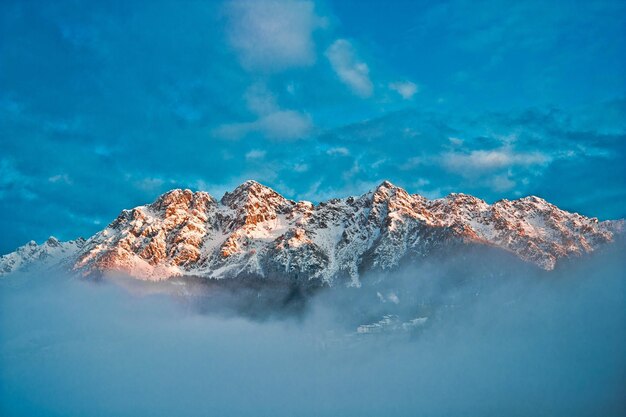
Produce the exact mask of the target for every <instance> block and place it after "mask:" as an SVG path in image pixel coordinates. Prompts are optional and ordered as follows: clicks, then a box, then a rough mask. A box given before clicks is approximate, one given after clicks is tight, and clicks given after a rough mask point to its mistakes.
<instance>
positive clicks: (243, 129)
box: [214, 83, 313, 140]
mask: <svg viewBox="0 0 626 417" xmlns="http://www.w3.org/2000/svg"><path fill="white" fill-rule="evenodd" d="M244 100H245V102H246V105H247V107H248V110H250V112H252V113H254V114H255V115H257V116H258V118H257V119H256V120H255V121H252V122H243V123H226V124H223V125H221V126H219V127H218V128H217V129H215V130H214V134H215V135H216V136H218V137H220V138H223V139H241V138H243V137H245V136H247V135H249V134H252V133H260V134H262V135H263V136H264V137H266V138H268V139H279V140H281V139H299V138H302V137H304V136H306V135H308V134H309V132H310V131H311V130H312V128H313V121H312V119H311V116H309V115H308V114H306V113H303V112H299V111H296V110H288V109H281V108H280V107H279V105H278V102H277V99H276V96H275V95H274V94H273V93H272V92H271V91H270V90H269V89H268V88H267V86H266V85H265V84H263V83H256V84H253V85H252V86H251V87H250V88H248V90H247V91H246V93H245V94H244Z"/></svg>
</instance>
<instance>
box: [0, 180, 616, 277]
mask: <svg viewBox="0 0 626 417" xmlns="http://www.w3.org/2000/svg"><path fill="white" fill-rule="evenodd" d="M623 229H624V221H622V220H620V221H605V222H599V221H598V220H597V219H595V218H588V217H585V216H581V215H579V214H576V213H569V212H566V211H563V210H560V209H559V208H557V207H556V206H554V205H552V204H549V203H548V202H546V201H545V200H543V199H541V198H538V197H526V198H521V199H519V200H513V201H509V200H501V201H498V202H496V203H494V204H492V205H490V204H487V203H486V202H484V201H482V200H480V199H478V198H475V197H472V196H469V195H464V194H451V195H449V196H447V197H445V198H441V199H436V200H428V199H426V198H424V197H422V196H420V195H417V194H413V195H411V194H408V193H407V192H406V191H405V190H403V189H402V188H399V187H396V186H394V185H393V184H391V183H389V182H387V181H385V182H383V183H382V184H380V185H379V186H378V187H376V188H375V189H374V190H372V191H370V192H368V193H366V194H364V195H362V196H360V197H347V198H342V199H332V200H329V201H327V202H322V203H319V204H317V205H314V204H312V203H309V202H306V201H300V202H295V201H291V200H288V199H285V198H284V197H283V196H281V195H280V194H278V193H277V192H275V191H274V190H272V189H270V188H268V187H265V186H263V185H261V184H259V183H257V182H255V181H247V182H245V183H243V184H242V185H240V186H239V187H237V188H236V189H235V190H234V191H232V192H229V193H226V194H225V195H224V196H223V197H222V199H221V200H219V201H218V200H216V199H215V198H213V197H212V196H210V195H209V194H208V193H206V192H202V191H199V192H192V191H190V190H181V189H176V190H172V191H169V192H167V193H165V194H163V195H162V196H160V197H159V198H158V199H157V200H156V201H155V202H153V203H152V204H149V205H145V206H140V207H136V208H134V209H132V210H123V211H122V212H121V213H120V215H119V216H118V217H117V219H115V220H114V221H113V222H112V223H111V224H110V225H109V226H108V227H107V228H106V229H104V230H102V231H101V232H99V233H97V234H96V235H94V236H93V237H91V238H90V239H88V240H87V241H83V240H76V241H73V242H67V243H64V244H62V243H59V242H58V241H56V240H52V239H50V240H49V241H48V242H46V243H45V244H43V245H41V246H37V245H33V242H31V243H29V244H28V245H26V246H24V247H22V248H20V249H18V250H17V251H16V252H14V253H12V254H9V255H5V256H3V257H2V258H0V271H1V273H5V274H6V273H9V272H12V271H16V270H20V269H21V268H22V267H23V266H26V265H28V264H32V263H33V262H34V261H35V260H37V261H38V260H39V259H42V258H49V259H56V261H57V263H58V262H62V263H64V264H66V265H71V268H72V269H73V270H74V271H77V272H79V273H80V274H82V275H90V274H93V273H100V272H108V271H119V272H124V273H128V274H130V275H132V276H134V277H136V278H140V279H146V280H162V279H167V278H169V277H173V276H184V275H189V276H196V277H198V276H201V277H206V278H215V279H223V278H266V279H278V280H290V281H291V280H295V281H304V282H315V283H327V284H333V283H337V282H344V283H347V284H349V285H355V286H358V285H360V279H361V277H362V275H363V274H364V273H366V272H370V271H376V270H383V271H384V270H389V269H393V268H396V267H398V266H399V265H400V264H401V263H403V262H405V261H419V259H423V258H425V257H428V256H429V255H430V254H432V253H435V252H437V251H440V250H442V249H446V248H447V249H450V248H454V247H456V246H457V245H464V246H466V245H483V246H489V247H495V248H499V249H502V250H505V251H508V252H511V253H513V254H515V255H517V256H518V257H519V258H521V259H522V260H524V261H527V262H530V263H533V264H535V265H537V266H538V267H540V268H543V269H545V270H551V269H553V268H554V267H555V265H556V263H557V262H558V260H559V259H562V258H567V257H571V256H577V255H581V254H584V253H589V252H592V251H593V250H594V249H596V248H597V247H598V246H600V245H602V244H603V243H606V242H611V241H612V240H613V238H614V235H615V234H616V233H621V232H622V231H623ZM57 245H58V246H57ZM48 263H49V261H48Z"/></svg>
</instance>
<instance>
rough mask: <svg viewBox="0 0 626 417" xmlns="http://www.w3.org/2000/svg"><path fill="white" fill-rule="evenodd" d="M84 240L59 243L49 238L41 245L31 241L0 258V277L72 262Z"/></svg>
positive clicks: (51, 237)
mask: <svg viewBox="0 0 626 417" xmlns="http://www.w3.org/2000/svg"><path fill="white" fill-rule="evenodd" d="M84 243H85V240H84V239H83V238H78V239H76V240H71V241H69V242H59V241H58V240H57V239H56V238H55V237H53V236H50V237H49V238H48V240H46V241H45V242H44V243H43V244H41V245H38V244H37V243H36V242H35V241H33V240H31V241H30V242H28V243H27V244H25V245H24V246H20V247H19V248H17V250H16V251H15V252H12V253H9V254H7V255H4V256H0V276H2V275H7V274H10V273H13V272H19V271H26V270H31V269H36V268H44V267H51V266H56V265H60V264H62V263H64V262H65V261H67V262H69V263H70V266H71V263H72V262H73V257H74V256H75V255H76V254H77V253H78V251H79V250H80V249H81V248H82V246H83V244H84Z"/></svg>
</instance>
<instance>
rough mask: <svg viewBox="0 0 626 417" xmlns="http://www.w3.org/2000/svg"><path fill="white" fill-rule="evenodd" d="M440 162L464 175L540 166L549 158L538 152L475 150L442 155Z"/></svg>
mask: <svg viewBox="0 0 626 417" xmlns="http://www.w3.org/2000/svg"><path fill="white" fill-rule="evenodd" d="M442 161H443V165H444V166H445V167H446V168H447V169H449V170H450V171H455V172H460V173H466V172H476V171H490V170H496V169H501V168H507V167H512V166H530V165H542V164H545V163H546V162H549V157H548V156H546V155H544V154H542V153H539V152H533V153H524V152H521V153H515V152H513V151H511V150H509V149H506V148H501V149H494V150H489V151H484V150H477V151H472V152H470V153H455V152H448V153H445V154H444V155H443V160H442Z"/></svg>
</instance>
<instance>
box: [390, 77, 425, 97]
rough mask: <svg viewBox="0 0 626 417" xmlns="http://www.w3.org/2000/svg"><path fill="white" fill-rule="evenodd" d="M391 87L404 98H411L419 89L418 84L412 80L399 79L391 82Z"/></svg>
mask: <svg viewBox="0 0 626 417" xmlns="http://www.w3.org/2000/svg"><path fill="white" fill-rule="evenodd" d="M389 88H390V89H392V90H393V91H395V92H396V93H398V94H400V96H402V98H403V99H405V100H410V99H412V98H413V96H414V95H415V94H417V92H418V91H419V88H418V86H417V84H415V83H413V82H411V81H398V82H394V83H390V84H389Z"/></svg>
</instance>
